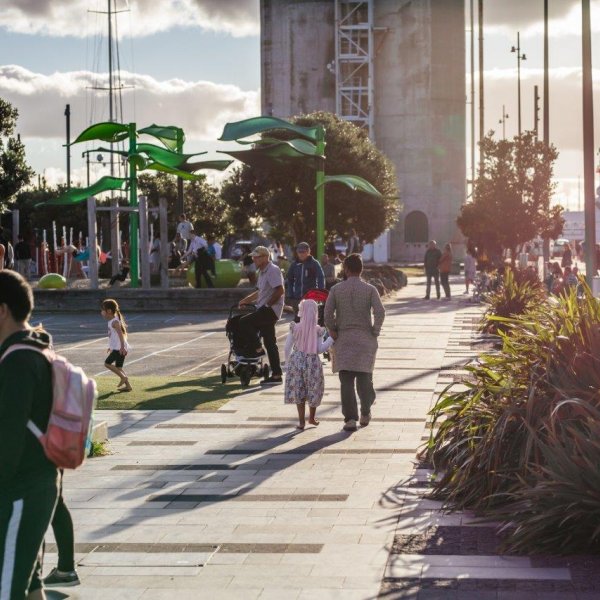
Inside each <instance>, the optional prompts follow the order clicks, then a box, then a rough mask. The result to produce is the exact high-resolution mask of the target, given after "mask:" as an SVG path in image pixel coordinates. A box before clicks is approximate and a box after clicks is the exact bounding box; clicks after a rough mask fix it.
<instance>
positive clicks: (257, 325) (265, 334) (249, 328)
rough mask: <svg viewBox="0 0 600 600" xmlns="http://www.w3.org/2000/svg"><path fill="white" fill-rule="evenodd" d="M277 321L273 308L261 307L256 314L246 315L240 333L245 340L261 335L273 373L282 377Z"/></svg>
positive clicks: (240, 323) (242, 320)
mask: <svg viewBox="0 0 600 600" xmlns="http://www.w3.org/2000/svg"><path fill="white" fill-rule="evenodd" d="M277 320H278V319H277V315H276V314H275V312H274V311H273V309H272V308H269V307H267V306H261V307H260V308H259V309H258V310H257V311H256V312H253V313H250V314H249V315H244V316H243V317H242V318H241V319H240V322H239V332H240V334H241V335H242V337H243V338H244V339H250V340H251V339H254V338H256V334H257V333H260V335H261V336H262V339H263V342H264V344H265V348H266V350H267V355H268V356H269V364H270V365H271V372H272V373H273V375H275V376H276V377H278V376H281V362H280V360H279V348H278V347H277V337H276V336H275V323H277ZM254 350H256V348H254Z"/></svg>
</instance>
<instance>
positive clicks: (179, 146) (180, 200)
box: [176, 127, 185, 217]
mask: <svg viewBox="0 0 600 600" xmlns="http://www.w3.org/2000/svg"><path fill="white" fill-rule="evenodd" d="M176 150H177V152H179V153H180V154H183V129H181V128H180V127H178V128H177V146H176ZM176 212H177V216H178V217H179V215H181V214H182V213H184V212H185V211H184V209H183V179H182V178H181V177H178V178H177V211H176Z"/></svg>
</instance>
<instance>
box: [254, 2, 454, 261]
mask: <svg viewBox="0 0 600 600" xmlns="http://www.w3.org/2000/svg"><path fill="white" fill-rule="evenodd" d="M261 64H262V110H263V114H272V115H275V116H278V117H283V118H286V117H290V116H293V115H298V114H302V113H309V112H312V111H316V110H324V111H329V112H335V113H337V114H338V115H339V116H341V117H343V118H345V119H348V120H351V121H353V122H355V123H356V124H357V125H360V126H363V127H365V128H367V129H368V131H369V134H370V136H371V139H372V140H374V141H375V143H376V144H377V146H378V147H379V148H380V149H381V150H382V151H383V152H385V153H386V154H387V156H389V158H390V159H391V160H392V161H393V162H394V164H395V166H396V171H397V175H398V184H399V188H400V192H401V196H402V204H403V210H402V212H401V215H400V221H399V223H398V225H397V227H396V228H395V229H394V230H393V231H392V232H390V235H389V236H388V237H387V238H385V239H384V240H383V241H382V242H380V243H383V244H385V245H387V247H388V250H389V257H390V259H391V260H420V259H422V257H423V253H424V251H425V244H426V242H427V241H428V239H432V238H433V239H437V240H438V242H440V243H445V242H447V241H452V242H457V241H459V240H460V236H459V234H458V231H457V228H456V224H455V219H456V216H457V214H458V211H459V208H460V206H461V204H462V203H463V202H464V200H465V197H466V146H465V144H466V139H465V109H466V106H465V70H466V69H465V14H464V0H365V1H363V2H358V1H351V0H261Z"/></svg>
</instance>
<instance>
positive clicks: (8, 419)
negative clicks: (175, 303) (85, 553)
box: [0, 271, 58, 600]
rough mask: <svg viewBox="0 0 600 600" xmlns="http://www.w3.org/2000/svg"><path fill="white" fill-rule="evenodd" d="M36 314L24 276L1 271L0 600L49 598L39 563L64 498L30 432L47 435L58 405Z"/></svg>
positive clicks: (44, 337)
mask: <svg viewBox="0 0 600 600" xmlns="http://www.w3.org/2000/svg"><path fill="white" fill-rule="evenodd" d="M32 309H33V293H32V291H31V288H30V287H29V285H28V283H27V282H26V281H25V280H24V279H23V277H21V275H19V274H17V273H15V272H13V271H2V272H0V440H2V444H1V445H0V598H2V599H4V598H6V599H7V600H17V599H18V600H22V599H23V598H25V597H27V594H28V592H29V593H31V596H32V597H34V596H35V595H37V596H38V598H43V597H44V596H43V592H42V591H41V590H42V582H41V573H40V572H39V569H38V568H36V564H38V563H37V559H38V554H39V552H40V548H41V546H42V541H43V539H44V534H45V533H46V530H47V529H48V525H49V524H50V520H51V518H52V513H53V512H54V507H55V505H56V499H57V495H58V470H57V467H56V465H55V464H53V463H52V462H51V461H50V459H49V458H48V457H47V456H46V454H45V452H44V447H43V446H42V444H41V443H40V441H38V439H36V435H34V434H33V433H32V430H31V428H30V423H32V424H33V427H36V428H37V429H38V430H42V431H45V430H46V429H47V427H48V422H49V417H50V414H51V409H52V399H53V398H52V368H51V365H50V363H49V361H48V360H47V359H46V358H45V357H44V355H43V354H41V353H40V351H46V350H48V349H49V348H50V345H51V338H50V336H49V335H48V333H46V332H45V331H43V330H42V329H33V328H32V327H31V326H30V325H29V317H30V315H31V311H32ZM16 345H18V346H19V350H16V349H15V348H14V347H15V346H16ZM11 347H13V350H12V351H11ZM27 348H31V349H32V350H34V351H33V352H31V351H26V350H27Z"/></svg>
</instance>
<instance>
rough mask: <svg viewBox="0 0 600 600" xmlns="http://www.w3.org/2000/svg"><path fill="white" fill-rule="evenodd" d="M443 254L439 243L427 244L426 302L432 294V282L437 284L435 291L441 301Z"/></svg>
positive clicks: (431, 242) (425, 264)
mask: <svg viewBox="0 0 600 600" xmlns="http://www.w3.org/2000/svg"><path fill="white" fill-rule="evenodd" d="M441 257H442V253H441V251H440V249H439V248H438V247H437V242H436V241H435V240H431V241H430V242H429V244H427V251H426V252H425V259H424V261H423V262H424V266H425V277H426V278H427V291H426V292H425V300H429V296H430V294H431V280H432V279H433V281H434V282H435V291H436V294H437V297H438V300H439V299H440V270H439V263H440V258H441Z"/></svg>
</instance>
